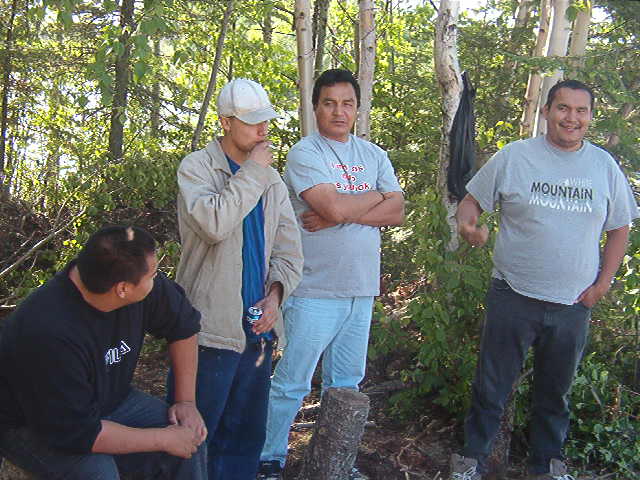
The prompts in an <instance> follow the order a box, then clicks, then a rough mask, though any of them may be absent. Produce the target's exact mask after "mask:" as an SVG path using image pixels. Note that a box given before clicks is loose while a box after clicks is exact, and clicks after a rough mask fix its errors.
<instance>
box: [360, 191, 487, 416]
mask: <svg viewBox="0 0 640 480" xmlns="http://www.w3.org/2000/svg"><path fill="white" fill-rule="evenodd" d="M414 201H415V204H416V209H415V210H414V212H413V213H412V215H411V217H410V218H409V222H410V224H411V228H412V230H413V232H414V235H416V236H417V237H418V239H419V240H418V246H417V250H416V252H415V254H414V257H413V259H412V260H413V262H414V268H416V269H417V270H418V271H419V272H421V273H422V275H423V276H424V277H423V278H424V287H423V288H422V291H421V292H420V293H417V294H416V295H415V296H414V297H413V298H412V299H410V300H409V301H408V303H407V305H406V308H405V309H403V311H402V314H400V315H394V316H391V317H385V316H380V318H379V321H377V322H374V326H373V329H372V355H374V356H377V355H388V354H390V353H391V352H396V353H397V352H399V351H400V352H402V353H403V354H404V355H406V356H408V357H409V358H410V359H411V360H410V362H409V365H408V367H407V368H405V369H404V370H403V371H402V372H400V375H401V377H402V379H403V380H404V381H406V382H409V383H410V384H412V385H413V388H411V389H410V390H408V391H404V392H401V393H399V394H397V395H395V396H394V398H393V399H392V402H393V408H394V410H395V412H396V413H397V414H399V415H401V416H405V415H411V414H412V413H411V412H414V411H415V408H416V405H419V404H420V403H422V402H424V401H425V400H426V399H427V398H429V399H430V400H431V401H432V402H434V403H437V404H439V405H442V406H443V407H445V408H446V409H447V410H449V411H450V412H451V413H454V414H456V415H461V414H462V413H463V412H464V411H465V410H466V408H467V406H468V401H469V390H470V384H471V379H472V376H473V371H474V369H475V357H476V352H477V347H478V336H479V333H480V323H479V320H478V319H479V318H481V316H482V310H483V307H482V300H483V298H484V294H485V290H486V282H487V280H488V277H489V269H490V259H489V249H486V248H485V249H471V248H465V247H463V248H461V249H459V250H458V251H457V252H447V251H446V249H445V245H446V239H447V238H448V235H449V233H448V231H449V230H448V225H447V223H446V220H445V213H444V209H443V207H442V202H441V201H440V199H439V197H438V195H437V194H435V193H434V192H433V190H429V191H427V192H426V193H425V194H423V195H421V196H418V197H417V198H415V199H414ZM489 220H490V219H489Z"/></svg>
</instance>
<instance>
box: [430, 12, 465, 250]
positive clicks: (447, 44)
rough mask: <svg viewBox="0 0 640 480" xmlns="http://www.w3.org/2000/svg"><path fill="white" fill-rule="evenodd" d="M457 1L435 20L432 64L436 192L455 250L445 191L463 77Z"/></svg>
mask: <svg viewBox="0 0 640 480" xmlns="http://www.w3.org/2000/svg"><path fill="white" fill-rule="evenodd" d="M459 11H460V1H459V0H441V1H440V8H439V9H438V18H437V20H436V37H435V45H434V61H435V68H436V77H437V78H438V83H439V84H440V90H441V91H442V141H441V144H440V168H439V170H438V191H439V192H440V195H441V197H442V201H443V203H444V207H445V209H446V212H447V223H448V225H449V231H450V233H451V237H450V240H449V244H448V245H447V249H448V250H449V251H454V250H456V249H457V248H458V245H459V242H458V228H457V222H456V219H455V213H456V208H457V203H456V202H455V201H452V199H451V198H450V196H449V191H448V189H447V172H448V170H449V159H450V157H451V148H450V138H451V127H452V125H453V119H454V117H455V115H456V111H457V110H458V105H459V104H460V95H461V93H462V77H461V72H460V65H459V63H458V47H457V35H458V25H457V22H458V15H459Z"/></svg>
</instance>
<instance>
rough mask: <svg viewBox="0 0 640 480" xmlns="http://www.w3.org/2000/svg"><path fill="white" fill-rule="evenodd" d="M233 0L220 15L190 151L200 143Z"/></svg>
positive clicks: (229, 1)
mask: <svg viewBox="0 0 640 480" xmlns="http://www.w3.org/2000/svg"><path fill="white" fill-rule="evenodd" d="M233 2H234V0H227V8H226V9H225V11H224V16H223V17H222V25H220V33H219V34H218V40H217V42H216V55H215V57H214V59H213V67H211V75H210V76H209V84H208V85H207V92H206V93H205V95H204V100H203V101H202V106H201V107H200V115H199V116H198V125H197V126H196V129H195V131H194V132H193V138H192V139H191V151H195V150H197V149H198V143H200V135H201V134H202V129H203V128H204V121H205V119H206V118H207V111H208V110H209V103H211V97H212V96H213V92H214V91H215V89H216V78H217V76H218V69H219V68H220V60H221V59H222V50H223V48H224V38H225V36H226V35H227V28H228V26H229V19H230V18H231V13H232V12H233Z"/></svg>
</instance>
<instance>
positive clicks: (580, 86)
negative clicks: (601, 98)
mask: <svg viewBox="0 0 640 480" xmlns="http://www.w3.org/2000/svg"><path fill="white" fill-rule="evenodd" d="M561 88H570V89H571V90H584V91H585V92H587V93H588V94H589V97H590V98H591V111H593V106H594V103H595V99H594V95H593V90H592V89H591V87H589V86H588V85H586V84H584V83H582V82H579V81H578V80H562V81H561V82H558V83H556V84H555V85H554V86H553V87H551V90H549V94H548V95H547V103H546V104H545V107H547V108H551V104H552V103H553V99H554V98H555V96H556V93H557V92H558V90H560V89H561Z"/></svg>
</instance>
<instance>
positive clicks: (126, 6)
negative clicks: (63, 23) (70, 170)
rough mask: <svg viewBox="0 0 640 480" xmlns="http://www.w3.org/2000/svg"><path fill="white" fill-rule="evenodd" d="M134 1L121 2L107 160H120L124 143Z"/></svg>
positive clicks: (123, 0) (125, 0)
mask: <svg viewBox="0 0 640 480" xmlns="http://www.w3.org/2000/svg"><path fill="white" fill-rule="evenodd" d="M134 3H135V2H134V0H122V6H121V7H120V30H121V32H122V33H121V34H120V39H119V41H120V45H122V47H123V49H122V52H121V53H120V54H119V55H118V56H117V57H116V63H115V77H116V78H115V82H114V89H113V90H114V92H113V105H112V109H111V127H110V129H109V158H110V160H121V159H122V154H123V143H124V120H125V117H126V111H127V96H128V93H129V76H130V72H129V59H130V57H131V43H130V41H129V39H130V37H131V32H133V30H134V25H133V10H134Z"/></svg>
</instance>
